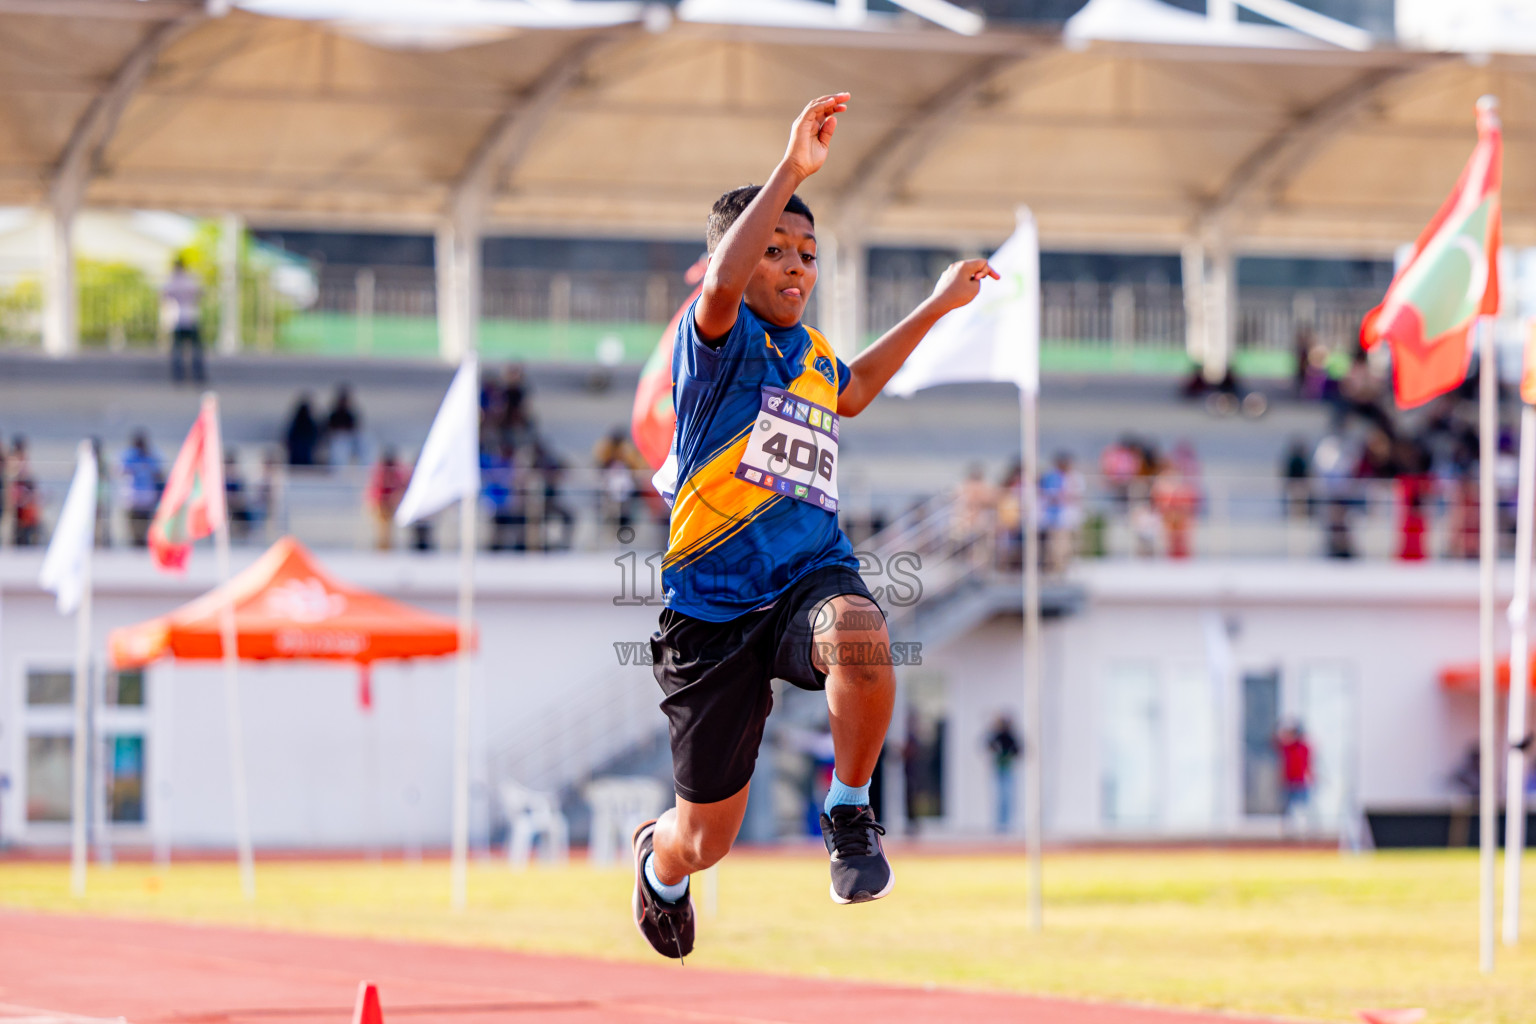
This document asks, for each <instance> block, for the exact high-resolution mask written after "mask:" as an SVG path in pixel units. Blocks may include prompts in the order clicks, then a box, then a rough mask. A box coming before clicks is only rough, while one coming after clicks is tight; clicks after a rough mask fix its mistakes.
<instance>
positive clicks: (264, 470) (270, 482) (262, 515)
mask: <svg viewBox="0 0 1536 1024" xmlns="http://www.w3.org/2000/svg"><path fill="white" fill-rule="evenodd" d="M282 490H283V467H282V463H281V461H280V460H279V459H278V457H277V453H276V452H274V451H271V450H270V449H269V450H267V451H265V452H263V453H262V456H261V480H260V482H258V483H257V484H256V493H255V495H254V496H253V497H252V498H251V501H250V506H249V507H250V510H251V525H252V526H253V527H254V526H262V527H266V526H268V525H269V524H270V523H271V522H272V517H273V516H274V515H276V514H277V510H278V507H279V505H280V504H281V502H282ZM268 539H270V534H269V535H268Z"/></svg>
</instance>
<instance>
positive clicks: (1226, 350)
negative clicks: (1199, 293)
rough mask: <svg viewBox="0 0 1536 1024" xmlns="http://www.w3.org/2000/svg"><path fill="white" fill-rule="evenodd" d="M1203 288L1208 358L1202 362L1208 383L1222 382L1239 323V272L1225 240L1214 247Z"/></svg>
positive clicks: (1206, 354)
mask: <svg viewBox="0 0 1536 1024" xmlns="http://www.w3.org/2000/svg"><path fill="white" fill-rule="evenodd" d="M1204 291H1205V296H1204V298H1205V301H1206V307H1205V309H1206V312H1205V359H1204V361H1203V362H1202V364H1201V365H1202V367H1203V374H1204V377H1205V382H1206V383H1207V384H1219V383H1220V382H1221V381H1222V380H1223V379H1225V378H1226V376H1227V365H1228V363H1229V362H1230V361H1231V358H1232V347H1233V334H1234V333H1235V330H1234V328H1235V327H1236V325H1237V275H1236V273H1235V272H1234V269H1233V260H1232V250H1231V249H1230V248H1228V246H1227V244H1226V242H1225V241H1224V240H1223V241H1218V242H1217V244H1216V245H1215V246H1214V247H1213V248H1212V250H1211V258H1210V263H1209V266H1208V275H1207V277H1206V281H1205V289H1204Z"/></svg>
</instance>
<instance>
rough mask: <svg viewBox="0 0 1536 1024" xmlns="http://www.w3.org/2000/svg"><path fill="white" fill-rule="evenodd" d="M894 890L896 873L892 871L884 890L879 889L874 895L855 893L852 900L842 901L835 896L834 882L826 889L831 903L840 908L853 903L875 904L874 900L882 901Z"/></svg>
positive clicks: (835, 885)
mask: <svg viewBox="0 0 1536 1024" xmlns="http://www.w3.org/2000/svg"><path fill="white" fill-rule="evenodd" d="M894 888H896V872H894V871H892V872H891V877H890V878H889V879H888V880H887V881H886V883H885V888H884V889H881V890H880V891H879V892H877V893H875V894H874V895H870V894H869V893H867V892H857V893H854V894H853V898H852V899H846V900H845V899H843V898H842V897H841V896H839V895H838V894H837V883H836V882H833V883H831V884H830V885H829V886H828V887H827V891H828V892H829V893H831V894H832V902H833V903H837V904H840V905H841V906H845V907H847V906H852V905H853V904H855V903H873V902H875V900H883V899H885V898H886V897H887V896H889V895H890V894H891V890H892V889H894Z"/></svg>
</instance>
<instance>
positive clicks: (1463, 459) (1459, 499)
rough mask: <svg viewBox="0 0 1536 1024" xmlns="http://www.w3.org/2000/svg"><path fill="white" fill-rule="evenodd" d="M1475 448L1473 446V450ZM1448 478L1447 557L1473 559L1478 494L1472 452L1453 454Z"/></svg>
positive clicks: (1477, 530)
mask: <svg viewBox="0 0 1536 1024" xmlns="http://www.w3.org/2000/svg"><path fill="white" fill-rule="evenodd" d="M1475 452H1476V449H1475V448H1474V449H1473V453H1475ZM1452 474H1453V476H1452V479H1451V509H1450V522H1449V524H1448V525H1449V535H1450V546H1449V550H1447V551H1446V556H1447V557H1449V558H1460V559H1476V558H1477V557H1478V554H1479V551H1478V546H1479V537H1480V536H1481V529H1482V524H1481V522H1480V516H1481V514H1482V513H1481V512H1480V509H1481V507H1482V505H1481V500H1480V496H1479V494H1478V480H1477V461H1476V456H1475V454H1470V455H1469V454H1468V453H1467V452H1466V451H1465V450H1462V451H1459V452H1458V453H1457V455H1456V456H1455V462H1454V463H1453V467H1452Z"/></svg>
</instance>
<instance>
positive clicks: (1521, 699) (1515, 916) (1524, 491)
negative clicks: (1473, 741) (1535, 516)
mask: <svg viewBox="0 0 1536 1024" xmlns="http://www.w3.org/2000/svg"><path fill="white" fill-rule="evenodd" d="M1533 487H1536V408H1533V407H1532V406H1530V405H1529V404H1527V403H1524V402H1522V403H1521V408H1520V484H1519V491H1518V492H1517V497H1516V510H1515V594H1514V598H1513V600H1511V601H1510V602H1509V629H1510V634H1509V723H1508V739H1509V754H1508V763H1507V765H1506V767H1505V770H1504V778H1505V792H1504V945H1506V946H1513V945H1515V944H1516V943H1517V942H1519V941H1520V859H1521V854H1522V853H1523V852H1524V851H1525V743H1524V741H1525V738H1526V735H1527V734H1526V724H1525V722H1526V698H1527V696H1528V695H1529V693H1530V688H1531V681H1530V674H1531V659H1530V638H1529V634H1528V632H1527V630H1528V629H1529V624H1530V616H1531V527H1532V523H1531V513H1532V508H1533V506H1536V494H1533V492H1532V489H1533Z"/></svg>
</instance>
